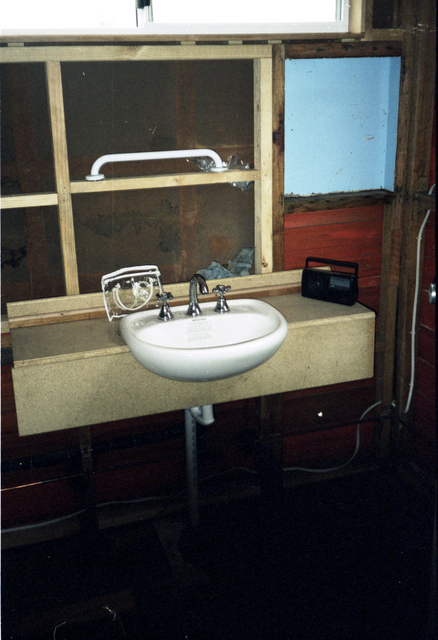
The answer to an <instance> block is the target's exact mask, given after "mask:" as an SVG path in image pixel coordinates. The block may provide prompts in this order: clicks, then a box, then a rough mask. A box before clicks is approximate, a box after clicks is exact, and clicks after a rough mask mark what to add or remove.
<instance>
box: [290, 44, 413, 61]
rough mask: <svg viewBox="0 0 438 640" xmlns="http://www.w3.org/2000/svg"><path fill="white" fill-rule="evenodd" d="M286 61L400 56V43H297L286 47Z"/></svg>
mask: <svg viewBox="0 0 438 640" xmlns="http://www.w3.org/2000/svg"><path fill="white" fill-rule="evenodd" d="M285 47H286V52H285V55H286V59H294V58H300V59H302V58H360V57H367V58H370V57H385V56H400V55H401V49H402V43H401V40H400V41H393V40H389V41H377V42H376V41H359V42H299V43H296V44H294V43H289V44H287V45H286V46H285Z"/></svg>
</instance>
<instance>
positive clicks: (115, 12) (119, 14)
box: [1, 0, 136, 33]
mask: <svg viewBox="0 0 438 640" xmlns="http://www.w3.org/2000/svg"><path fill="white" fill-rule="evenodd" d="M135 26H136V4H135V0H74V2H72V3H65V2H61V1H60V0H18V1H17V2H3V5H2V9H1V29H2V33H4V32H5V31H6V30H9V29H14V30H19V31H26V32H28V31H29V30H45V31H47V30H54V29H55V30H60V29H62V30H65V29H68V30H76V31H77V30H79V29H106V28H114V29H126V28H128V29H129V28H134V27H135Z"/></svg>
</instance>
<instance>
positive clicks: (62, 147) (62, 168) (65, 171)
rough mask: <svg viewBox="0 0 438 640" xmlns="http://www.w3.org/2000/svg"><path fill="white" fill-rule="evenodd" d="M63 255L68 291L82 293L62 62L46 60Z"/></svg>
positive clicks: (72, 293)
mask: <svg viewBox="0 0 438 640" xmlns="http://www.w3.org/2000/svg"><path fill="white" fill-rule="evenodd" d="M46 75H47V91H48V97H49V106H50V120H51V125H52V137H53V154H54V162H55V175H56V191H57V194H58V211H59V225H60V233H61V248H62V259H63V265H64V278H65V288H66V293H67V295H74V294H77V293H79V277H78V267H77V260H76V246H75V236H74V225H73V208H72V201H71V192H70V175H69V168H68V155H67V138H66V131H65V115H64V100H63V94H62V79H61V64H60V62H47V63H46Z"/></svg>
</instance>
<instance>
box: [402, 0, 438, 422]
mask: <svg viewBox="0 0 438 640" xmlns="http://www.w3.org/2000/svg"><path fill="white" fill-rule="evenodd" d="M411 2H412V5H411ZM403 9H404V11H405V14H404V25H403V26H404V27H405V33H406V35H405V49H406V51H405V56H406V58H405V60H406V64H405V73H406V76H408V77H410V93H409V106H408V107H407V114H408V116H406V117H409V122H408V125H409V126H408V128H407V130H406V134H405V135H406V147H405V149H406V152H405V154H406V155H405V157H406V165H405V171H404V176H403V177H404V179H403V183H402V184H403V187H404V188H403V189H402V190H401V197H400V198H399V211H398V212H397V213H398V216H399V218H400V222H401V230H402V234H403V235H402V238H403V242H402V244H401V247H400V249H401V251H400V256H401V261H400V265H401V267H400V279H399V309H400V312H399V316H398V336H397V345H398V347H397V354H396V367H397V368H396V376H397V378H396V382H397V383H396V389H397V397H396V404H397V407H398V408H399V410H402V411H404V410H405V406H406V401H407V396H408V393H409V385H410V380H411V371H412V367H413V366H414V363H413V362H412V361H411V342H412V333H411V332H412V321H413V302H414V290H415V277H416V270H417V236H418V231H419V228H420V225H421V222H422V220H423V218H424V215H425V214H426V211H425V210H424V209H423V210H422V208H421V205H419V203H418V202H417V201H416V199H415V193H416V192H420V193H421V192H423V191H425V190H427V188H428V179H429V168H430V152H431V146H432V130H433V110H434V101H435V53H436V35H435V24H436V22H435V18H436V4H435V2H434V0H427V1H425V2H422V3H417V2H415V1H414V0H409V1H408V2H407V3H406V5H405V6H404V7H403ZM419 27H420V28H419ZM399 184H400V183H399ZM420 268H421V260H420ZM420 275H421V274H420ZM417 311H418V309H417ZM417 323H418V319H417ZM413 408H414V403H412V405H411V409H413ZM407 419H409V417H407Z"/></svg>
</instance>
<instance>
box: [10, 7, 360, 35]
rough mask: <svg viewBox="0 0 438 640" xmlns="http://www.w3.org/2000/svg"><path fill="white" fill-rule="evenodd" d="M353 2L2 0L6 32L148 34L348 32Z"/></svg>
mask: <svg viewBox="0 0 438 640" xmlns="http://www.w3.org/2000/svg"><path fill="white" fill-rule="evenodd" d="M349 4H350V0H305V2H297V0H290V1H289V2H287V1H286V2H285V0H221V2H219V3H216V2H211V1H210V0H74V2H73V3H67V4H66V3H64V2H61V1H60V0H19V2H3V6H2V16H1V18H2V25H1V26H2V33H3V34H5V35H7V34H8V33H10V32H11V33H38V32H40V33H41V32H55V33H57V32H58V33H59V32H74V33H78V32H82V31H84V32H87V31H88V32H89V31H90V30H91V32H98V33H101V32H102V31H105V32H109V33H111V32H117V33H120V32H122V33H123V32H126V33H138V32H144V33H147V34H197V33H199V34H203V33H205V34H209V33H211V34H215V33H217V34H220V33H242V34H243V33H297V32H307V33H310V32H314V33H316V32H339V33H340V32H345V31H348V8H349Z"/></svg>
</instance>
